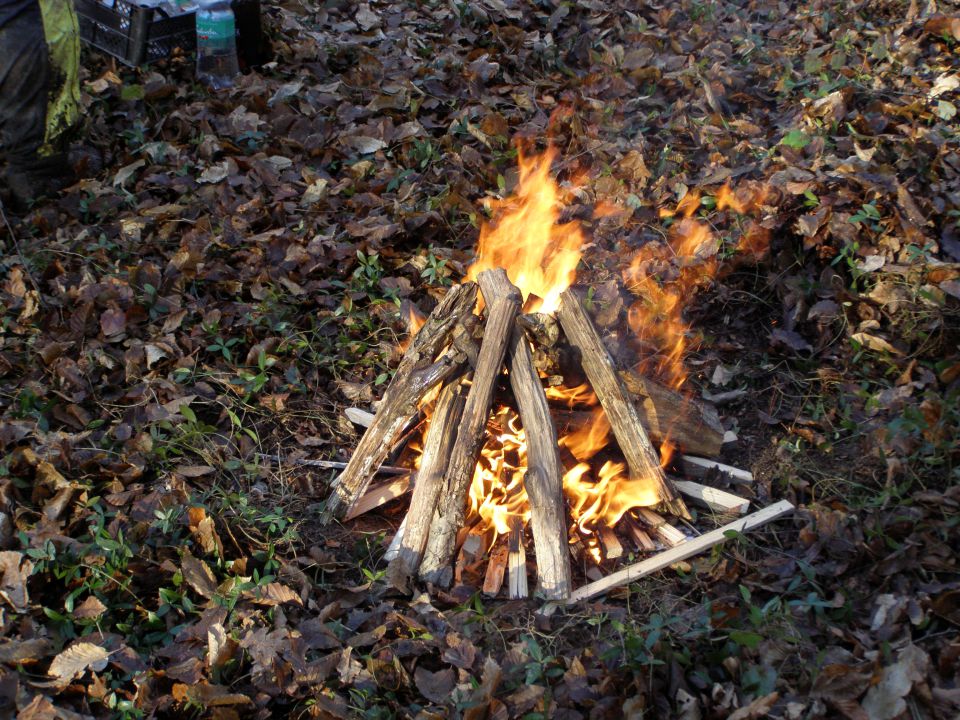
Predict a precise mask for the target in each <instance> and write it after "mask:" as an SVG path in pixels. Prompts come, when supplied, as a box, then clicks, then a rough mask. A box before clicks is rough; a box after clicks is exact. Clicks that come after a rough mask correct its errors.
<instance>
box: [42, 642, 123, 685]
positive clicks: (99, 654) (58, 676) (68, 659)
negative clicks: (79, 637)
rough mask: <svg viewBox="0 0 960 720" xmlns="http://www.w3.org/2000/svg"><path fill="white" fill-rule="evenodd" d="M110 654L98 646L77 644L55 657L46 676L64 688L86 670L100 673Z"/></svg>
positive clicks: (86, 643) (85, 643)
mask: <svg viewBox="0 0 960 720" xmlns="http://www.w3.org/2000/svg"><path fill="white" fill-rule="evenodd" d="M109 657H110V653H108V652H107V651H106V650H104V649H103V648H102V647H100V646H99V645H94V644H93V643H88V642H78V643H76V644H74V645H71V646H70V647H68V648H67V649H66V650H64V651H63V652H62V653H60V654H59V655H57V656H56V657H55V658H54V659H53V662H51V663H50V668H49V669H48V670H47V675H49V676H50V677H52V678H54V681H55V682H56V684H57V685H59V686H63V687H65V686H66V685H67V684H68V683H69V682H70V681H71V680H73V679H74V678H76V677H78V676H79V675H82V674H83V673H85V672H86V671H87V670H88V669H89V670H92V671H93V672H100V671H101V670H103V669H104V668H105V667H106V666H107V659H108V658H109Z"/></svg>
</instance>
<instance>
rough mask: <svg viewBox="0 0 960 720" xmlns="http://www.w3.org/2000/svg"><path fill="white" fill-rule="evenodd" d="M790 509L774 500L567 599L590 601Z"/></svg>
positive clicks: (591, 585) (576, 592) (790, 509)
mask: <svg viewBox="0 0 960 720" xmlns="http://www.w3.org/2000/svg"><path fill="white" fill-rule="evenodd" d="M791 512H793V505H792V504H791V503H790V502H789V501H787V500H781V501H780V502H777V503H774V504H773V505H771V506H770V507H766V508H764V509H763V510H758V511H757V512H755V513H751V514H749V515H746V516H744V517H742V518H738V519H736V520H734V521H733V522H731V523H727V524H726V525H724V526H723V527H719V528H717V529H716V530H711V531H710V532H708V533H705V534H703V535H701V536H700V537H696V538H692V539H690V540H687V541H686V542H684V543H682V544H681V545H678V546H677V547H674V548H670V549H669V550H664V551H663V552H662V553H659V554H658V555H654V556H653V557H651V558H647V559H646V560H643V561H641V562H638V563H635V564H633V565H631V566H629V567H626V568H624V569H623V570H620V571H618V572H615V573H613V574H611V575H608V576H607V577H605V578H603V579H602V580H599V581H597V582H594V583H590V584H589V585H584V586H583V587H580V588H577V589H576V590H574V591H573V592H572V593H571V595H570V600H569V601H568V602H570V603H575V602H580V601H582V600H589V599H590V598H592V597H596V596H597V595H602V594H603V593H605V592H607V591H608V590H610V589H612V588H615V587H619V586H621V585H626V584H628V583H631V582H633V581H635V580H639V579H640V578H642V577H644V576H646V575H650V574H652V573H655V572H657V571H659V570H663V569H664V568H667V567H670V566H671V565H672V564H673V563H675V562H679V561H681V560H686V559H687V558H689V557H693V556H694V555H697V554H698V553H701V552H703V551H705V550H709V549H710V548H712V547H713V546H714V545H719V544H720V543H722V542H723V541H724V540H725V539H726V533H728V532H731V531H734V532H739V533H744V532H747V531H748V530H752V529H754V528H757V527H760V526H761V525H764V524H766V523H768V522H770V521H771V520H776V519H777V518H780V517H783V516H784V515H787V514H789V513H791Z"/></svg>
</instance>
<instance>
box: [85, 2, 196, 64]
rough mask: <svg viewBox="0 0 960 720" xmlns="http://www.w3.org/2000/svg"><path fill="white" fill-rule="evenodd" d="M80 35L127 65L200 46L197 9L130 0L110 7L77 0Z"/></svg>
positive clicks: (149, 60) (145, 61)
mask: <svg viewBox="0 0 960 720" xmlns="http://www.w3.org/2000/svg"><path fill="white" fill-rule="evenodd" d="M74 5H75V7H76V9H77V21H78V23H79V24H80V37H81V38H82V39H83V40H84V41H85V42H87V43H88V44H90V45H92V46H93V47H95V48H97V49H98V50H103V51H104V52H105V53H108V54H110V55H113V57H115V58H117V59H118V60H120V61H121V62H123V63H126V64H127V65H134V66H135V65H142V64H143V63H148V62H151V61H153V60H160V59H162V58H165V57H169V56H170V55H172V54H173V52H174V50H176V49H177V48H180V49H181V50H183V51H184V52H192V51H193V50H195V49H196V47H197V32H196V21H195V19H194V14H193V13H185V14H183V15H175V16H173V17H167V15H166V14H165V13H164V12H162V11H160V10H156V9H154V8H147V7H140V6H139V5H135V4H133V3H131V2H127V0H114V2H113V3H112V5H113V7H108V6H107V5H104V4H103V3H101V2H98V0H74Z"/></svg>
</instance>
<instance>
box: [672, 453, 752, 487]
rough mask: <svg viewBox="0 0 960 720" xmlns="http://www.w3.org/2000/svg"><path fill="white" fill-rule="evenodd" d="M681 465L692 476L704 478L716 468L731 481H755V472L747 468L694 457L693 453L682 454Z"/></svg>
mask: <svg viewBox="0 0 960 720" xmlns="http://www.w3.org/2000/svg"><path fill="white" fill-rule="evenodd" d="M680 465H681V467H683V471H684V472H685V473H686V474H687V475H689V476H690V477H695V478H702V477H706V476H707V473H709V472H710V471H711V470H713V469H714V468H715V469H717V470H719V471H720V472H721V473H723V474H724V475H726V476H727V477H729V478H730V481H731V482H742V483H752V482H753V473H751V472H748V471H746V470H741V469H740V468H735V467H733V466H731V465H724V464H723V463H718V462H717V461H716V460H708V459H707V458H702V457H694V456H693V455H681V456H680Z"/></svg>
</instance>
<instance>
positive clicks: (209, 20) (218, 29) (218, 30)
mask: <svg viewBox="0 0 960 720" xmlns="http://www.w3.org/2000/svg"><path fill="white" fill-rule="evenodd" d="M236 33H237V30H236V27H235V25H234V21H233V16H232V15H228V16H227V17H211V16H210V15H207V14H205V13H198V14H197V38H198V39H201V40H213V41H214V42H217V41H221V40H229V39H230V38H232V37H235V36H236Z"/></svg>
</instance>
